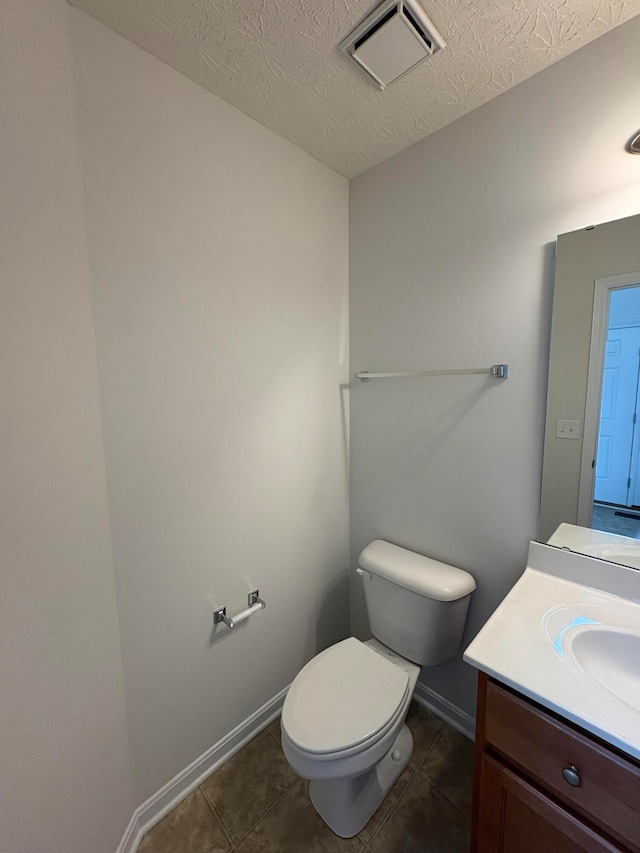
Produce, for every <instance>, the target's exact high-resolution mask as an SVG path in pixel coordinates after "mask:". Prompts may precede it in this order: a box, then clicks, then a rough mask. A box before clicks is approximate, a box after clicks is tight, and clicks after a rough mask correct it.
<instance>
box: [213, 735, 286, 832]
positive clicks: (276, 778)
mask: <svg viewBox="0 0 640 853" xmlns="http://www.w3.org/2000/svg"><path fill="white" fill-rule="evenodd" d="M296 778H297V777H296V775H295V773H294V772H293V770H292V769H291V768H290V767H289V765H288V764H287V760H286V758H285V757H284V754H283V752H282V747H281V746H280V744H279V743H278V742H277V741H276V740H275V738H274V737H272V735H271V734H270V733H269V732H268V731H266V730H265V731H263V732H261V733H260V734H259V735H258V736H257V737H256V738H254V739H253V740H252V741H250V742H249V743H248V744H247V745H246V746H245V747H243V749H241V750H240V752H238V753H237V754H236V755H234V756H233V758H231V759H230V760H229V761H227V763H226V764H223V766H222V767H220V769H219V770H217V771H216V772H215V773H213V774H212V775H211V776H209V778H208V779H207V780H206V781H205V782H203V783H202V786H201V787H202V789H203V791H204V793H205V794H206V796H207V798H208V799H209V802H210V803H211V804H212V805H213V807H214V808H215V810H216V813H217V814H218V815H219V817H220V819H221V820H222V822H223V824H224V826H225V828H226V830H227V832H228V833H229V835H230V836H231V838H232V840H233V842H234V843H235V842H237V841H238V840H239V839H240V838H242V836H243V835H245V834H246V832H248V830H249V829H250V828H251V827H252V826H253V824H254V823H255V822H256V821H257V820H258V818H259V817H260V816H261V815H262V814H264V812H265V811H266V810H267V809H268V808H269V806H271V805H272V804H273V803H274V802H275V801H276V800H277V799H278V797H279V796H280V795H281V794H282V793H283V792H284V791H286V789H287V788H288V787H289V785H291V784H292V783H293V782H294V781H295V780H296Z"/></svg>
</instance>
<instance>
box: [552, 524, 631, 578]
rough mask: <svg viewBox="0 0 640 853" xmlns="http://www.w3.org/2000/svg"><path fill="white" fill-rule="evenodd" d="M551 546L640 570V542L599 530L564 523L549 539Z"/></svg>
mask: <svg viewBox="0 0 640 853" xmlns="http://www.w3.org/2000/svg"><path fill="white" fill-rule="evenodd" d="M547 544H549V545H554V546H555V547H556V548H568V549H569V550H570V551H577V552H578V553H580V554H586V555H587V556H588V557H597V558H598V559H599V560H608V561H609V562H610V563H621V564H622V565H624V566H630V567H631V568H633V569H640V540H639V539H632V538H629V537H626V536H619V535H617V534H615V533H607V532H606V531H602V530H597V529H595V528H590V527H578V526H577V525H575V524H567V523H566V522H563V523H562V524H560V526H559V527H558V528H557V530H556V531H555V532H554V533H553V534H552V535H551V537H550V538H549V542H548V543H547Z"/></svg>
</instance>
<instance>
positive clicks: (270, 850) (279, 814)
mask: <svg viewBox="0 0 640 853" xmlns="http://www.w3.org/2000/svg"><path fill="white" fill-rule="evenodd" d="M364 850H365V846H364V844H363V842H362V841H361V840H360V839H359V838H338V836H337V835H334V834H333V832H331V830H330V829H329V827H328V826H327V825H326V824H325V823H324V821H323V820H322V818H321V817H320V816H319V815H318V814H317V812H316V810H315V809H314V807H313V806H312V805H311V801H310V800H309V794H308V783H307V782H304V781H303V780H299V781H298V782H297V784H295V785H293V786H292V787H291V788H289V790H288V791H287V793H286V794H285V795H284V796H283V797H281V799H279V800H278V802H277V803H276V804H275V806H274V807H273V808H272V809H271V810H270V811H269V812H268V813H267V814H266V815H265V816H264V817H263V818H261V820H260V821H259V822H258V824H257V826H255V827H254V828H253V829H252V830H251V832H250V833H249V834H248V835H247V837H246V838H244V839H243V840H242V841H241V842H240V844H239V845H238V847H237V853H362V851H364Z"/></svg>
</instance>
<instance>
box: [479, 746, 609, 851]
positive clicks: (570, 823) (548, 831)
mask: <svg viewBox="0 0 640 853" xmlns="http://www.w3.org/2000/svg"><path fill="white" fill-rule="evenodd" d="M480 772H481V780H480V814H479V821H478V837H477V839H475V842H476V843H475V844H474V848H473V849H474V850H477V851H478V853H624V851H622V848H620V847H617V846H615V845H614V844H612V843H611V842H610V841H608V840H607V839H605V838H603V836H601V835H600V834H599V833H597V832H595V831H594V830H592V829H591V828H590V827H587V826H585V825H584V824H583V823H581V822H580V820H578V818H576V817H574V816H573V815H572V814H571V813H570V812H568V811H565V809H563V808H562V807H561V806H559V805H557V804H556V803H554V802H553V801H552V800H550V799H549V798H548V797H545V796H544V794H542V793H541V792H540V791H538V790H537V789H536V788H533V787H532V786H531V785H529V784H527V782H525V781H524V779H522V778H521V777H520V776H518V775H517V774H516V773H513V772H512V771H511V770H508V769H507V768H506V767H505V766H504V765H502V764H500V763H499V762H497V761H495V760H494V759H493V758H491V757H490V756H488V755H486V754H485V755H483V756H482V763H481V769H480Z"/></svg>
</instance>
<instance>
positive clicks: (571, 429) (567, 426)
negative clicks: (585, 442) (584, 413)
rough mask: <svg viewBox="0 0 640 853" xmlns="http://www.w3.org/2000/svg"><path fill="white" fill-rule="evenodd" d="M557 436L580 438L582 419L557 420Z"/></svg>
mask: <svg viewBox="0 0 640 853" xmlns="http://www.w3.org/2000/svg"><path fill="white" fill-rule="evenodd" d="M556 438H580V421H565V420H558V421H556Z"/></svg>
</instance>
